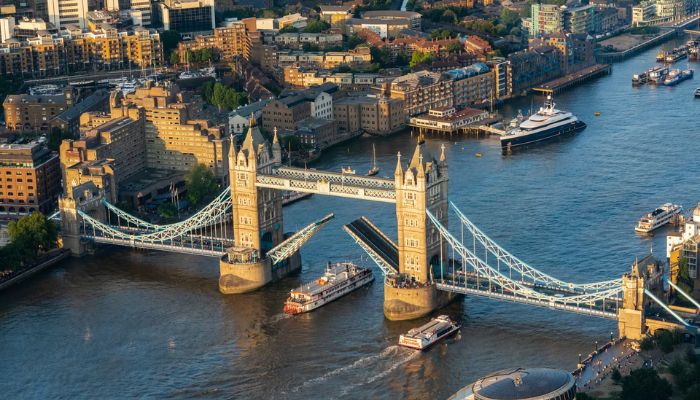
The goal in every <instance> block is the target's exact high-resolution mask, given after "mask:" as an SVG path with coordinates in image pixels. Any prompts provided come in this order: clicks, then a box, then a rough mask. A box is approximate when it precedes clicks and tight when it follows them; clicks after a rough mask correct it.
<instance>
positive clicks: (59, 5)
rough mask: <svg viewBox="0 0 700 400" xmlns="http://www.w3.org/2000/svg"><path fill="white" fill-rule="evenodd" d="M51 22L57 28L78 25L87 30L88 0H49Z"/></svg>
mask: <svg viewBox="0 0 700 400" xmlns="http://www.w3.org/2000/svg"><path fill="white" fill-rule="evenodd" d="M47 5H48V16H49V22H51V23H52V24H53V25H54V26H55V27H56V28H59V29H60V28H61V27H63V26H66V25H77V26H79V27H80V29H87V12H88V1H87V0H47Z"/></svg>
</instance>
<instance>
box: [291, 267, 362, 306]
mask: <svg viewBox="0 0 700 400" xmlns="http://www.w3.org/2000/svg"><path fill="white" fill-rule="evenodd" d="M373 280H374V275H372V271H371V270H370V269H369V268H363V267H359V266H357V265H355V264H353V263H350V262H344V263H336V264H331V263H330V262H329V263H328V265H327V266H326V270H325V272H324V274H323V276H321V277H320V278H319V279H316V280H314V281H311V282H309V283H305V284H303V285H301V286H300V287H298V288H296V289H294V290H292V291H291V292H290V294H289V298H288V299H287V301H285V303H284V312H285V313H287V314H301V313H305V312H309V311H311V310H315V309H317V308H319V307H321V306H323V305H324V304H327V303H330V302H331V301H333V300H335V299H337V298H339V297H342V296H345V295H346V294H348V293H350V292H352V291H354V290H357V289H359V288H361V287H363V286H365V285H367V284H369V283H370V282H372V281H373Z"/></svg>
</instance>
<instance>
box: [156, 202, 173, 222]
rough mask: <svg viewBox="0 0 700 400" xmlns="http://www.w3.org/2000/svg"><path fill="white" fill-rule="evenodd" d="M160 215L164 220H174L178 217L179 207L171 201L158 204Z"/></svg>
mask: <svg viewBox="0 0 700 400" xmlns="http://www.w3.org/2000/svg"><path fill="white" fill-rule="evenodd" d="M158 214H160V216H161V217H163V218H173V217H175V216H176V215H177V207H175V205H174V204H173V203H171V202H169V201H166V202H165V203H160V204H158Z"/></svg>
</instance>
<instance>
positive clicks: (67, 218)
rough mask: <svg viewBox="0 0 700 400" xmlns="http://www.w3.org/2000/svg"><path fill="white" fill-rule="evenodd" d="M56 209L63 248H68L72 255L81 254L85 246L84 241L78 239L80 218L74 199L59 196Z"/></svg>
mask: <svg viewBox="0 0 700 400" xmlns="http://www.w3.org/2000/svg"><path fill="white" fill-rule="evenodd" d="M58 209H59V211H60V216H61V242H62V244H63V248H65V249H68V250H70V253H71V255H73V256H76V257H81V256H83V255H84V254H85V252H86V248H85V243H84V242H83V241H82V240H81V239H80V223H81V218H80V215H78V210H77V205H76V201H75V200H74V199H72V198H70V197H61V198H59V199H58Z"/></svg>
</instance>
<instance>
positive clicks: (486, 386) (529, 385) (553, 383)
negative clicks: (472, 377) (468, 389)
mask: <svg viewBox="0 0 700 400" xmlns="http://www.w3.org/2000/svg"><path fill="white" fill-rule="evenodd" d="M573 386H574V377H573V376H572V375H571V374H570V373H569V372H566V371H562V370H558V369H550V368H515V369H506V370H503V371H498V372H495V373H493V374H491V375H489V376H486V377H483V378H481V379H479V380H478V381H476V382H475V383H474V385H473V386H472V390H473V392H474V395H475V397H476V399H479V400H522V399H548V398H550V397H549V396H548V395H552V396H551V398H554V397H556V396H557V395H559V394H563V393H565V392H567V391H568V390H569V389H571V388H572V387H573Z"/></svg>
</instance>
